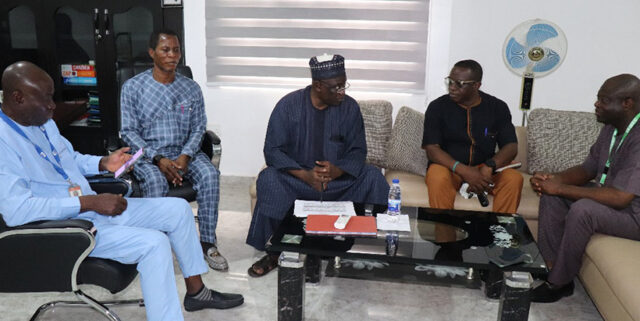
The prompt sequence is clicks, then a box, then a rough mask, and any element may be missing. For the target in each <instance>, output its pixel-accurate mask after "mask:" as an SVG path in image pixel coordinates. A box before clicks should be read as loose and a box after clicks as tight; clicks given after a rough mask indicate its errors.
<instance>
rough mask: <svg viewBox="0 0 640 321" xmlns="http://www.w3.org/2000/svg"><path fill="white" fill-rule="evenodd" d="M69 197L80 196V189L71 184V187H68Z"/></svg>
mask: <svg viewBox="0 0 640 321" xmlns="http://www.w3.org/2000/svg"><path fill="white" fill-rule="evenodd" d="M69 196H71V197H78V196H82V189H81V188H80V186H79V185H76V184H71V186H69Z"/></svg>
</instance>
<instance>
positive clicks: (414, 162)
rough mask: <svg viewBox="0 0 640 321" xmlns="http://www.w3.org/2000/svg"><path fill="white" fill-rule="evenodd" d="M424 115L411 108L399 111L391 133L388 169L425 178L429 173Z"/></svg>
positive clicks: (403, 108)
mask: <svg viewBox="0 0 640 321" xmlns="http://www.w3.org/2000/svg"><path fill="white" fill-rule="evenodd" d="M423 127H424V113H421V112H419V111H416V110H413V109H411V108H409V107H406V106H405V107H402V108H400V110H399V111H398V115H397V116H396V121H395V123H394V124H393V130H392V131H391V140H390V141H389V149H388V152H387V168H388V169H397V170H401V171H405V172H409V173H413V174H417V175H422V176H424V175H425V174H426V172H427V154H426V153H425V151H424V149H422V129H423Z"/></svg>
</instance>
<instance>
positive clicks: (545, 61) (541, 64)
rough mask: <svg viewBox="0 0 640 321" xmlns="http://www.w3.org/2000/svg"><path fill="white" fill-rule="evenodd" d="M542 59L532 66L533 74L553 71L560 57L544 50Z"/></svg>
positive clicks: (555, 53) (553, 52)
mask: <svg viewBox="0 0 640 321" xmlns="http://www.w3.org/2000/svg"><path fill="white" fill-rule="evenodd" d="M544 51H545V53H544V58H542V60H540V61H538V62H537V63H536V64H535V66H533V69H532V70H533V72H545V71H549V70H551V69H553V67H555V66H556V65H557V64H558V63H559V62H560V55H558V53H557V52H555V51H553V50H552V49H549V48H544Z"/></svg>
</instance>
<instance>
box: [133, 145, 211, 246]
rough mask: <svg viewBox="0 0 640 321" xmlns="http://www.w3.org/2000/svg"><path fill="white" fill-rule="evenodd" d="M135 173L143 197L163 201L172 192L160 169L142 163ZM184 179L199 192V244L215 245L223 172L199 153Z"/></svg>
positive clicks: (197, 198) (137, 166)
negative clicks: (161, 199) (162, 198)
mask: <svg viewBox="0 0 640 321" xmlns="http://www.w3.org/2000/svg"><path fill="white" fill-rule="evenodd" d="M133 173H134V175H135V176H136V178H137V179H138V180H139V181H140V187H141V188H142V194H143V196H144V197H164V196H166V195H167V193H168V192H169V182H167V178H166V177H165V176H164V174H162V172H160V169H158V167H157V166H155V165H153V164H151V163H150V162H148V161H147V160H144V159H140V160H139V161H138V162H137V163H136V165H135V166H134V167H133ZM184 178H186V179H188V180H189V181H190V182H191V183H192V184H193V188H194V189H195V190H196V192H197V196H196V201H197V203H198V221H199V226H200V241H202V242H207V243H215V242H216V226H217V225H218V202H219V201H220V172H219V171H218V170H217V169H216V168H215V166H213V164H211V160H210V159H209V157H207V155H206V154H205V153H203V152H197V153H196V154H195V155H194V157H193V158H192V159H191V162H190V163H189V170H188V171H187V174H186V175H185V176H184Z"/></svg>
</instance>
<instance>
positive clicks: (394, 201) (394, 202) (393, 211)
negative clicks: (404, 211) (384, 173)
mask: <svg viewBox="0 0 640 321" xmlns="http://www.w3.org/2000/svg"><path fill="white" fill-rule="evenodd" d="M392 182H393V184H392V185H391V188H390V189H389V203H388V204H387V205H388V206H387V214H389V215H391V216H395V215H399V214H400V203H401V195H402V193H401V192H400V180H399V179H397V178H394V179H393V181H392Z"/></svg>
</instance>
